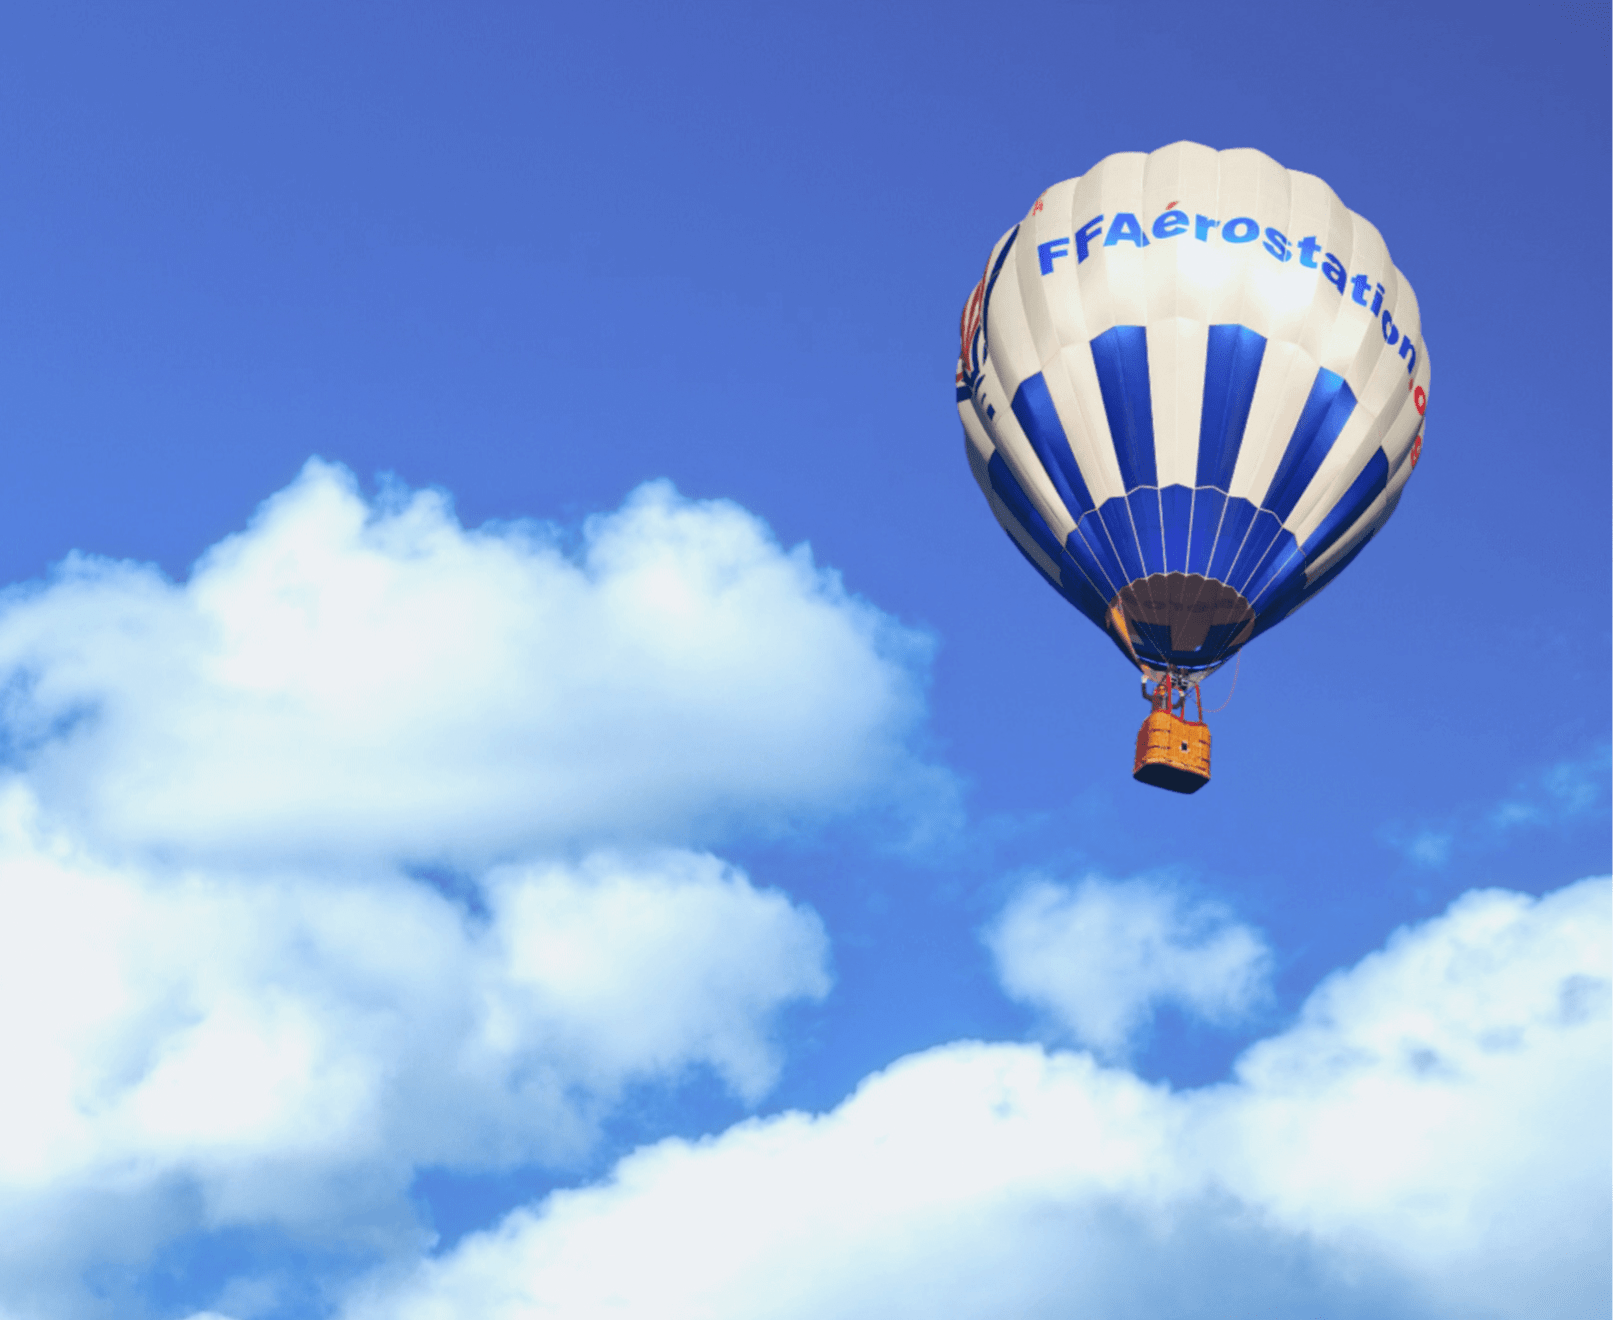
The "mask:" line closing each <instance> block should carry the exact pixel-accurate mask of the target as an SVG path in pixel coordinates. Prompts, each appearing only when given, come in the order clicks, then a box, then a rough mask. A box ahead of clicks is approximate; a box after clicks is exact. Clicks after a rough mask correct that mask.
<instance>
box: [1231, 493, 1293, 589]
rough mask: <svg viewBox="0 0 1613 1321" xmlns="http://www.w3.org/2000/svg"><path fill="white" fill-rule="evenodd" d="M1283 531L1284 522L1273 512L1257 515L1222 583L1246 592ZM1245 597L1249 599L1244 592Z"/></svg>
mask: <svg viewBox="0 0 1613 1321" xmlns="http://www.w3.org/2000/svg"><path fill="white" fill-rule="evenodd" d="M1282 530H1283V525H1282V520H1281V519H1279V518H1278V517H1277V515H1276V514H1274V513H1272V512H1271V510H1269V509H1262V510H1261V511H1260V512H1259V513H1257V514H1256V515H1255V521H1254V523H1253V525H1252V526H1251V527H1250V528H1249V535H1248V536H1246V537H1245V538H1244V539H1243V546H1242V547H1241V548H1240V549H1239V551H1238V558H1237V559H1235V560H1234V561H1233V562H1232V568H1231V570H1230V571H1229V572H1228V573H1227V576H1226V577H1225V578H1224V579H1223V580H1222V581H1224V582H1225V583H1226V585H1227V586H1228V587H1231V588H1232V589H1233V590H1234V591H1238V592H1244V588H1245V587H1247V586H1248V584H1249V580H1250V579H1251V578H1253V577H1254V576H1255V570H1256V569H1258V568H1259V567H1260V564H1261V561H1262V560H1264V559H1265V558H1266V552H1267V551H1269V550H1270V549H1271V544H1272V542H1274V541H1276V540H1277V534H1278V533H1280V532H1281V531H1282ZM1244 595H1245V596H1246V597H1247V595H1248V594H1247V593H1246V592H1244Z"/></svg>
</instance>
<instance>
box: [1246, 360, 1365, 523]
mask: <svg viewBox="0 0 1613 1321" xmlns="http://www.w3.org/2000/svg"><path fill="white" fill-rule="evenodd" d="M1354 411H1355V394H1354V392H1353V391H1351V389H1350V387H1349V385H1348V384H1346V383H1345V380H1344V378H1343V377H1342V376H1340V375H1339V374H1338V373H1337V372H1330V371H1328V370H1327V368H1325V367H1323V368H1321V369H1320V370H1318V371H1317V373H1316V380H1315V381H1313V382H1312V383H1311V393H1310V397H1309V398H1307V399H1306V400H1305V407H1304V408H1303V409H1302V410H1301V411H1300V414H1299V422H1298V423H1297V424H1296V425H1295V427H1294V434H1293V435H1292V436H1290V437H1289V438H1288V448H1287V449H1286V450H1284V451H1283V459H1282V462H1281V463H1279V464H1278V465H1277V475H1276V476H1275V477H1273V478H1272V479H1271V485H1270V486H1269V487H1268V488H1267V489H1266V498H1265V499H1264V500H1262V501H1261V502H1260V503H1261V507H1262V508H1265V509H1270V510H1271V511H1272V512H1274V513H1275V514H1276V515H1277V517H1278V518H1282V519H1286V518H1287V517H1288V516H1289V515H1290V514H1291V513H1293V512H1294V506H1295V505H1297V504H1298V503H1299V497H1300V496H1302V495H1303V494H1304V493H1305V488H1306V487H1307V486H1309V485H1310V484H1311V478H1312V477H1314V476H1316V473H1317V470H1318V469H1319V468H1320V467H1321V466H1322V460H1323V459H1325V458H1327V453H1328V451H1329V450H1330V449H1332V448H1333V442H1334V441H1335V440H1337V439H1338V438H1339V432H1341V431H1343V430H1344V424H1345V423H1346V422H1348V421H1349V420H1350V414H1351V413H1353V412H1354Z"/></svg>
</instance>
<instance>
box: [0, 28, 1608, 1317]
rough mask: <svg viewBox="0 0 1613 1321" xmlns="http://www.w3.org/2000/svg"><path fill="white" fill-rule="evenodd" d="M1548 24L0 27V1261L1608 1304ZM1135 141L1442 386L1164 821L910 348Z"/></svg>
mask: <svg viewBox="0 0 1613 1321" xmlns="http://www.w3.org/2000/svg"><path fill="white" fill-rule="evenodd" d="M1608 41H1609V30H1608V19H1607V15H1606V13H1605V12H1604V11H1602V10H1600V9H1598V8H1597V7H1595V6H1584V7H1569V6H1563V7H1550V6H1547V7H1537V9H1536V10H1534V11H1531V12H1530V14H1529V15H1528V17H1527V19H1521V18H1520V17H1519V16H1518V14H1517V13H1516V12H1514V11H1510V10H1502V9H1500V8H1496V9H1494V10H1485V9H1483V8H1475V7H1472V6H1461V7H1458V6H1453V5H1451V6H1438V5H1429V6H1409V7H1408V6H1400V5H1357V6H1353V7H1351V9H1350V10H1349V11H1348V12H1345V11H1339V12H1338V13H1336V14H1334V15H1332V16H1328V15H1325V14H1323V13H1322V12H1321V11H1316V12H1314V13H1308V12H1306V11H1290V12H1288V13H1286V14H1279V13H1277V12H1275V11H1270V10H1262V9H1259V8H1257V7H1253V6H1250V7H1243V8H1239V7H1225V6H1223V7H1220V8H1215V7H1210V8H1206V7H1203V6H1188V5H1173V4H1167V5H1158V6H1153V7H1150V8H1148V9H1147V10H1146V12H1145V11H1143V10H1141V9H1139V8H1138V7H1135V6H1120V5H1114V6H1108V5H1074V4H1071V5H1056V4H1047V5H1029V4H1027V5H1013V6H1008V7H1003V8H998V9H995V10H989V11H988V10H983V9H981V8H980V7H978V6H974V7H964V6H945V5H924V6H918V5H912V6H895V5H892V6H884V7H880V8H878V9H877V10H875V11H874V12H869V10H868V8H867V7H866V6H838V7H837V6H833V5H829V6H824V5H817V6H812V7H809V8H806V9H799V8H798V9H794V10H785V9H783V8H780V7H772V8H768V7H756V6H738V5H735V6H727V7H724V6H716V5H704V6H697V7H695V8H693V9H692V10H691V9H690V8H688V7H679V8H676V9H673V8H670V7H656V6H610V5H594V6H584V7H552V8H538V7H522V6H511V5H481V6H476V7H473V8H470V9H468V10H467V9H465V8H464V7H459V8H458V9H455V10H450V9H449V8H447V7H443V6H424V5H410V4H391V5H385V6H382V5H360V4H351V5H344V6H340V7H337V8H332V7H330V6H313V5H301V6H299V5H279V6H274V7H273V8H272V9H271V8H269V7H261V6H259V7H251V6H226V7H220V6H203V5H195V4H152V5H146V6H141V7H139V8H138V9H136V8H132V7H112V6H93V7H90V6H84V7H75V6H71V5H53V6H48V7H47V6H34V7H31V8H13V9H11V10H10V11H8V12H7V13H6V14H5V15H4V17H3V18H0V73H3V76H0V125H3V131H0V183H3V186H0V244H3V250H4V252H5V254H6V258H5V263H4V270H5V291H6V297H5V299H4V302H3V304H0V349H3V353H0V363H3V365H0V426H3V428H4V437H5V442H6V443H5V450H4V452H5V454H6V456H7V465H8V466H7V480H6V481H5V482H3V483H0V527H4V528H5V530H6V535H5V536H4V537H3V538H0V576H3V581H5V582H6V583H9V584H12V586H10V587H9V588H8V589H7V593H6V595H5V596H4V597H3V598H0V670H3V671H4V678H3V685H4V687H3V692H4V695H5V699H4V702H3V703H0V721H3V728H0V735H3V738H4V748H5V752H6V756H5V765H4V771H3V782H0V886H3V888H4V892H5V894H6V896H7V899H6V904H7V909H8V912H9V914H10V917H9V919H8V922H7V924H6V925H7V927H8V928H9V930H8V932H7V933H6V934H5V935H4V937H0V940H3V941H4V944H5V953H4V957H3V958H0V963H3V964H4V972H3V974H0V976H3V977H4V979H5V982H6V985H7V994H6V996H5V998H4V1001H3V1002H4V1003H5V1004H6V1005H8V1006H9V1009H8V1010H7V1011H6V1015H9V1022H8V1024H7V1025H6V1026H5V1027H4V1029H3V1030H0V1035H3V1038H4V1041H5V1043H6V1044H5V1046H4V1049H5V1050H6V1052H7V1056H8V1058H9V1059H10V1060H11V1063H12V1069H11V1083H10V1091H11V1092H12V1093H13V1099H12V1101H11V1102H10V1104H9V1111H8V1112H7V1122H6V1124H5V1125H4V1127H5V1129H6V1130H7V1136H6V1137H5V1138H4V1139H3V1140H0V1189H3V1190H4V1192H3V1195H0V1216H3V1217H4V1218H5V1221H6V1222H7V1223H8V1225H9V1226H10V1232H9V1234H8V1237H9V1238H10V1239H11V1241H12V1244H13V1246H11V1247H9V1248H5V1249H0V1260H4V1262H5V1263H6V1264H5V1265H4V1267H3V1269H0V1309H4V1310H10V1311H23V1312H37V1313H109V1314H130V1313H151V1314H188V1313H192V1312H196V1311H199V1310H213V1311H218V1312H224V1313H232V1314H243V1315H245V1314H262V1315H278V1314H309V1313H316V1314H342V1313H345V1312H361V1313H362V1312H367V1311H368V1312H373V1311H380V1312H393V1313H401V1312H415V1311H424V1312H431V1311H438V1312H446V1313H461V1314H463V1313H487V1312H495V1311H509V1310H523V1309H524V1310H528V1311H539V1312H543V1311H553V1312H559V1313H563V1314H571V1315H575V1314H584V1313H597V1312H610V1311H621V1312H627V1313H630V1314H645V1313H664V1314H672V1313H683V1312H692V1313H734V1314H748V1315H757V1314H800V1313H816V1314H835V1313H858V1314H868V1313H895V1312H935V1311H937V1310H954V1311H961V1312H971V1313H975V1314H993V1313H1015V1314H1025V1313H1039V1314H1081V1313H1089V1314H1092V1313H1095V1314H1112V1315H1119V1314H1167V1313H1170V1312H1190V1313H1197V1314H1217V1313H1225V1314H1237V1315H1253V1314H1294V1313H1296V1312H1297V1313H1320V1312H1329V1313H1340V1314H1357V1315H1359V1314H1392V1315H1408V1314H1434V1315H1437V1314H1449V1313H1455V1312H1460V1313H1468V1314H1478V1313H1494V1314H1502V1315H1505V1314H1535V1315H1544V1314H1585V1313H1606V1312H1607V1310H1608V1308H1609V1305H1610V1297H1609V1292H1608V1275H1609V1264H1610V1262H1609V1254H1608V1248H1607V1242H1608V1232H1607V1231H1608V1227H1609V1220H1610V1208H1609V1195H1608V1175H1609V1172H1610V1170H1609V1155H1608V1139H1607V1131H1608V1127H1609V1124H1608V1120H1609V1118H1610V1115H1609V1108H1610V1101H1609V1092H1608V1082H1607V1073H1608V1070H1607V1065H1606V1062H1607V1058H1608V1050H1609V1029H1608V984H1607V976H1608V961H1609V950H1608V943H1609V942H1608V911H1607V910H1608V902H1607V890H1606V884H1605V882H1601V883H1597V882H1595V880H1594V878H1597V877H1604V876H1605V875H1606V873H1607V872H1608V870H1609V861H1608V830H1609V810H1608V797H1609V750H1608V748H1609V732H1608V731H1609V714H1610V713H1609V687H1608V683H1607V675H1608V672H1609V648H1610V643H1609V626H1608V613H1607V601H1608V600H1609V595H1610V583H1609V571H1608V564H1609V556H1608V537H1609V514H1608V490H1609V481H1610V471H1609V445H1608V362H1609V356H1610V348H1613V346H1610V342H1609V323H1608V313H1607V309H1608V293H1609V286H1610V278H1609V277H1610V272H1609V251H1610V244H1609V221H1608V216H1609V204H1610V200H1613V199H1610V175H1609V168H1608V160H1609V154H1610V153H1609V147H1610V144H1609V127H1608V116H1607V106H1608V100H1609V92H1610V88H1609V74H1608V61H1607V54H1608ZM1184 138H1186V139H1192V140H1194V141H1198V142H1204V143H1208V144H1210V145H1212V146H1215V147H1218V148H1226V147H1235V146H1252V147H1258V148H1259V149H1260V150H1262V151H1264V152H1266V153H1268V154H1269V155H1271V156H1273V157H1274V158H1276V159H1277V160H1278V161H1280V162H1281V163H1282V164H1284V165H1286V166H1288V167H1290V168H1293V169H1299V170H1305V171H1309V172H1312V173H1315V174H1318V175H1320V176H1322V177H1323V178H1324V179H1326V180H1327V181H1328V182H1329V183H1330V184H1331V185H1332V186H1333V188H1334V189H1335V190H1336V191H1337V192H1338V194H1339V196H1340V197H1341V198H1342V199H1343V200H1344V202H1345V203H1346V204H1347V205H1348V206H1349V207H1351V208H1352V209H1354V210H1356V211H1358V212H1360V213H1361V214H1363V215H1365V216H1367V217H1368V218H1370V219H1371V220H1372V221H1373V222H1374V223H1375V224H1376V225H1377V226H1378V227H1379V229H1380V230H1381V231H1382V233H1383V235H1384V238H1385V240H1386V241H1387V243H1388V245H1389V249H1390V251H1391V253H1392V254H1393V256H1394V259H1395V262H1396V264H1397V266H1398V267H1399V268H1400V270H1401V271H1403V272H1404V273H1405V275H1406V276H1407V278H1408V279H1409V280H1410V281H1411V282H1412V284H1413V285H1414V287H1415V289H1416V291H1417V295H1418V300H1419V303H1420V305H1421V309H1422V315H1423V326H1424V334H1425V338H1426V343H1427V345H1428V351H1429V355H1430V358H1431V361H1432V363H1433V382H1432V388H1431V391H1430V402H1429V414H1428V422H1427V433H1426V445H1425V448H1424V451H1423V455H1422V460H1421V464H1420V466H1419V468H1418V469H1417V472H1416V474H1415V476H1414V477H1413V479H1412V481H1411V483H1410V485H1409V487H1408V489H1407V492H1406V495H1405V498H1404V500H1403V502H1402V504H1401V506H1400V509H1399V511H1398V512H1397V514H1396V515H1395V517H1394V519H1393V520H1392V521H1391V522H1390V524H1389V525H1388V527H1387V529H1386V530H1385V531H1384V532H1383V533H1382V534H1381V535H1380V536H1379V537H1378V538H1377V539H1376V541H1375V542H1374V544H1373V545H1372V546H1371V547H1370V548H1369V549H1368V550H1367V551H1366V552H1365V553H1364V554H1363V555H1362V556H1361V558H1360V559H1359V560H1357V561H1356V563H1355V564H1354V565H1353V566H1352V567H1351V568H1350V570H1349V571H1348V572H1347V573H1346V574H1344V575H1343V576H1341V577H1340V578H1339V579H1338V580H1337V581H1336V582H1335V583H1334V584H1333V585H1332V586H1330V587H1329V588H1328V589H1327V591H1326V592H1325V593H1324V594H1322V595H1321V596H1319V597H1318V598H1317V599H1316V600H1315V602H1314V603H1312V604H1311V605H1309V606H1308V607H1307V608H1306V609H1305V610H1304V611H1303V612H1301V613H1300V614H1298V615H1296V616H1295V617H1294V618H1293V619H1291V620H1289V621H1287V622H1285V623H1284V624H1283V625H1282V627H1280V628H1279V629H1277V630H1275V631H1274V632H1272V633H1270V634H1268V635H1265V636H1263V637H1262V638H1260V639H1259V640H1258V642H1257V643H1256V644H1255V645H1253V646H1251V647H1250V648H1249V650H1248V651H1247V652H1246V653H1245V655H1244V659H1243V661H1242V664H1241V666H1240V669H1239V673H1238V679H1237V688H1236V692H1235V693H1234V694H1233V695H1232V698H1231V701H1230V703H1229V704H1228V705H1227V706H1226V707H1225V709H1224V710H1223V711H1221V712H1220V713H1219V714H1217V715H1216V716H1215V717H1214V720H1213V728H1214V731H1215V739H1216V742H1215V778H1214V781H1213V783H1212V784H1211V785H1210V786H1209V787H1208V788H1207V789H1206V790H1205V791H1204V792H1202V793H1200V794H1198V795H1196V796H1194V797H1192V798H1179V797H1176V796H1170V795H1165V794H1162V793H1159V792H1157V791H1154V790H1150V789H1147V788H1144V787H1142V786H1139V785H1136V784H1134V783H1133V782H1132V781H1131V779H1130V775H1129V771H1130V757H1131V751H1132V740H1133V738H1134V735H1135V730H1136V726H1137V724H1138V722H1139V721H1140V719H1141V717H1142V715H1143V714H1144V710H1145V708H1144V706H1143V704H1142V703H1141V702H1140V701H1139V700H1138V698H1137V696H1136V693H1137V689H1136V681H1135V677H1134V675H1133V673H1132V672H1131V670H1130V669H1129V667H1128V666H1127V665H1126V663H1125V661H1124V659H1123V658H1122V657H1120V655H1119V654H1118V653H1117V652H1116V651H1115V649H1114V647H1113V646H1112V645H1111V644H1110V643H1109V642H1108V641H1107V639H1105V638H1104V637H1102V636H1100V635H1099V633H1098V632H1097V631H1096V630H1095V629H1093V628H1091V627H1090V626H1089V625H1088V624H1087V623H1086V621H1085V620H1084V619H1082V618H1081V617H1080V616H1079V615H1077V614H1076V612H1075V611H1073V610H1072V609H1070V608H1069V607H1068V606H1066V605H1065V604H1064V603H1063V602H1062V601H1061V600H1059V599H1058V597H1057V596H1056V595H1055V594H1054V593H1052V592H1051V591H1049V590H1048V588H1047V587H1046V585H1045V584H1044V583H1042V582H1041V581H1040V580H1039V579H1038V578H1037V577H1036V575H1035V574H1033V573H1032V572H1031V571H1030V570H1029V568H1028V567H1027V566H1026V564H1025V563H1024V561H1023V560H1022V559H1021V558H1020V556H1019V555H1018V554H1016V553H1015V551H1014V549H1013V547H1012V546H1011V545H1010V544H1009V542H1008V541H1007V539H1006V538H1005V537H1004V536H1003V534H1002V532H1001V530H1000V529H999V528H998V527H997V525H996V524H995V522H994V521H993V519H992V517H991V515H990V513H989V511H988V510H987V508H986V505H985V503H984V501H983V500H982V499H981V497H980V494H979V492H978V490H977V489H976V487H975V485H974V483H973V481H972V480H971V478H970V475H969V472H968V467H967V464H966V463H965V460H964V455H963V443H962V438H961V435H960V428H959V425H958V420H957V414H956V411H955V407H954V400H953V392H952V369H953V365H954V360H955V357H956V352H957V318H958V312H959V309H960V307H961V305H962V302H963V300H964V298H965V296H966V295H967V294H968V292H969V290H970V289H971V288H972V286H973V284H974V282H975V280H976V279H977V278H978V276H979V271H980V267H981V264H982V262H983V261H984V259H985V257H986V254H987V252H988V251H989V249H990V246H991V244H992V243H993V242H994V241H995V239H996V238H997V237H998V236H999V235H1000V234H1001V233H1002V232H1003V231H1004V230H1006V229H1007V228H1008V227H1009V226H1011V225H1012V224H1013V223H1014V222H1015V221H1016V220H1017V219H1019V218H1020V217H1021V216H1022V215H1023V214H1024V212H1025V211H1026V209H1027V208H1028V206H1029V205H1030V203H1031V202H1032V201H1033V200H1034V198H1035V197H1036V196H1037V195H1038V194H1039V193H1040V192H1041V190H1042V189H1044V188H1045V187H1047V186H1048V185H1049V184H1051V183H1054V182H1056V181H1058V180H1061V179H1065V178H1069V177H1071V176H1074V175H1076V174H1079V173H1081V172H1083V171H1084V170H1086V169H1088V168H1089V167H1090V166H1091V165H1093V164H1095V163H1096V162H1097V161H1098V160H1100V159H1101V158H1103V157H1104V156H1106V155H1108V154H1110V153H1112V152H1116V151H1127V150H1152V149H1153V148H1156V147H1159V146H1162V145H1164V144H1166V143H1169V142H1173V141H1176V140H1179V139H1184ZM1229 679H1230V671H1229V672H1228V673H1227V674H1224V675H1223V676H1221V677H1220V678H1218V679H1216V680H1214V681H1212V683H1211V684H1210V685H1209V687H1208V689H1207V691H1208V692H1209V697H1210V704H1211V705H1219V704H1220V703H1221V702H1222V701H1223V699H1224V698H1225V697H1226V696H1227V693H1228V690H1229ZM1588 878H1589V879H1590V883H1589V884H1586V882H1587V879H1588ZM1497 1043H1506V1044H1505V1046H1504V1048H1503V1046H1502V1045H1498V1044H1497ZM1408 1061H1409V1063H1408ZM1207 1153H1208V1154H1207ZM1587 1171H1589V1175H1587Z"/></svg>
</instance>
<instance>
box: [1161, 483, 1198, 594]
mask: <svg viewBox="0 0 1613 1321" xmlns="http://www.w3.org/2000/svg"><path fill="white" fill-rule="evenodd" d="M1159 506H1160V512H1161V514H1162V515H1163V517H1164V520H1165V572H1166V573H1186V572H1187V532H1188V527H1189V525H1190V524H1191V522H1192V517H1193V488H1192V487H1191V486H1167V487H1165V488H1164V489H1163V490H1161V491H1160V493H1159Z"/></svg>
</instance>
